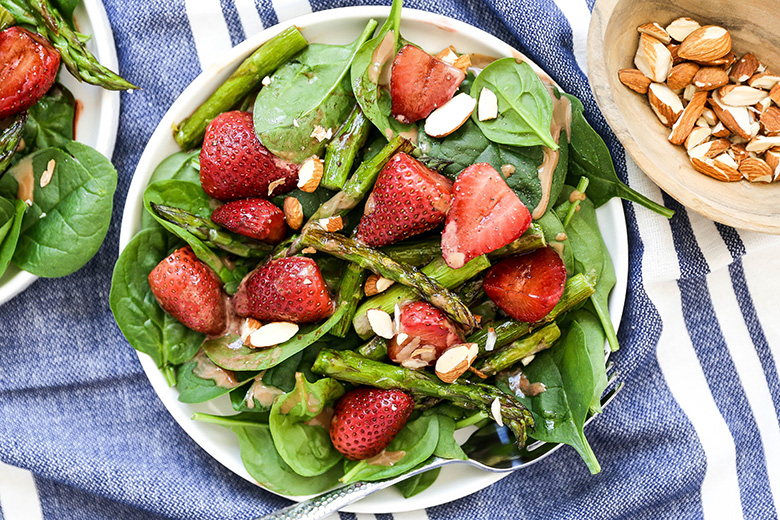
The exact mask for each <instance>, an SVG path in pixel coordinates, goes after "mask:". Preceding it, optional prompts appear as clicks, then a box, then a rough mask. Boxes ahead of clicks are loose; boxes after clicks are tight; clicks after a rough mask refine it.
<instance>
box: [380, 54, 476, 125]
mask: <svg viewBox="0 0 780 520" xmlns="http://www.w3.org/2000/svg"><path fill="white" fill-rule="evenodd" d="M465 78H466V75H465V74H464V73H463V71H461V70H460V69H457V68H455V67H453V66H452V65H449V64H447V63H445V62H443V61H441V60H439V59H436V58H434V57H433V56H431V55H430V54H428V53H427V52H425V51H424V50H422V49H420V48H419V47H415V46H414V45H405V46H404V47H403V48H402V49H401V50H400V51H398V54H396V56H395V59H394V60H393V68H392V71H391V73H390V98H391V100H392V105H391V111H392V115H393V117H394V118H396V119H397V120H399V121H400V122H402V123H414V122H415V121H419V120H420V119H425V118H426V117H428V115H429V114H430V113H431V112H433V111H434V110H435V109H437V108H439V107H440V106H442V105H443V104H445V103H446V102H447V101H449V100H450V99H452V96H453V95H454V94H455V92H456V91H457V90H458V87H459V86H460V84H461V82H462V81H463V80H464V79H465Z"/></svg>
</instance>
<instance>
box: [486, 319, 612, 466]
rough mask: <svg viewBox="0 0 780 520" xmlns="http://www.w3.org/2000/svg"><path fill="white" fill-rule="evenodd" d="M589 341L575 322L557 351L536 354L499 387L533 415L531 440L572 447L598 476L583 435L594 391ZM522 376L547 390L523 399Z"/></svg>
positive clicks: (556, 348) (557, 345)
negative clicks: (520, 380) (515, 397)
mask: <svg viewBox="0 0 780 520" xmlns="http://www.w3.org/2000/svg"><path fill="white" fill-rule="evenodd" d="M586 341H587V338H586V335H585V331H584V330H583V328H582V327H581V326H580V324H579V323H578V322H576V321H573V322H572V323H571V325H570V327H569V330H568V332H567V333H566V336H565V337H564V338H563V339H562V340H559V341H558V343H557V344H556V345H555V347H553V348H551V349H548V350H545V351H542V352H540V353H539V354H537V355H536V357H535V358H534V360H533V362H531V363H530V364H529V365H528V366H526V367H524V369H523V372H522V373H516V374H514V375H510V376H508V377H504V378H501V379H499V380H498V381H497V386H498V387H499V388H501V389H502V390H504V391H505V392H508V393H510V394H514V395H516V396H517V398H518V400H519V401H520V402H521V403H523V404H524V405H525V406H526V407H527V408H528V409H529V410H530V411H531V413H532V414H533V417H534V430H533V432H531V433H530V436H531V437H533V438H535V439H537V440H540V441H544V442H561V443H564V444H568V445H570V446H572V447H573V448H574V449H575V450H577V453H579V454H580V456H581V457H582V459H583V460H584V461H585V464H587V466H588V469H590V471H591V473H594V474H595V473H598V472H599V471H600V470H601V467H600V466H599V463H598V461H597V460H596V456H595V455H594V454H593V450H591V448H590V445H589V444H588V441H587V440H586V439H585V435H584V433H583V431H582V428H583V426H584V424H585V418H586V417H587V415H588V409H589V408H590V405H591V400H592V396H593V394H594V388H595V382H594V380H593V371H592V369H591V363H590V358H589V353H588V350H587V347H586ZM520 375H525V376H526V377H527V378H528V380H529V381H531V382H534V383H535V382H541V383H543V384H544V385H545V387H546V390H545V391H544V392H542V393H540V394H538V395H536V396H533V397H531V396H526V395H524V394H523V393H522V392H521V391H520V390H519V388H518V385H517V384H516V383H514V382H513V378H515V377H520Z"/></svg>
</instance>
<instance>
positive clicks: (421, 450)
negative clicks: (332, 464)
mask: <svg viewBox="0 0 780 520" xmlns="http://www.w3.org/2000/svg"><path fill="white" fill-rule="evenodd" d="M438 442H439V421H438V419H437V417H436V416H435V415H421V416H420V417H419V418H417V419H415V420H414V421H409V422H408V423H406V426H404V427H403V429H402V430H401V431H400V432H398V435H396V437H395V439H393V441H392V442H391V443H390V444H389V445H388V446H387V448H386V449H385V452H399V451H400V452H403V454H402V456H401V458H400V460H398V461H397V462H395V464H393V465H392V466H382V465H377V464H369V463H368V462H367V461H365V460H361V461H350V462H347V464H346V473H345V475H344V477H343V481H344V483H345V484H349V483H350V482H357V481H358V480H365V481H375V480H383V479H386V478H390V477H395V476H397V475H400V474H401V473H406V472H407V471H409V470H410V469H412V468H414V467H415V466H417V465H418V464H420V463H421V462H423V461H424V460H426V459H427V458H428V457H430V456H431V455H432V454H433V451H434V450H435V449H436V445H437V444H438Z"/></svg>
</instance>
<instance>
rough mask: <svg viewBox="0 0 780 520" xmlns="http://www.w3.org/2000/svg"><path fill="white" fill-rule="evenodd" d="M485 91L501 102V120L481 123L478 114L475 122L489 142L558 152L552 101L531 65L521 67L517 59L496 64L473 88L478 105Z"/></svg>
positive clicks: (523, 63) (500, 60) (505, 59)
mask: <svg viewBox="0 0 780 520" xmlns="http://www.w3.org/2000/svg"><path fill="white" fill-rule="evenodd" d="M483 88H487V89H489V90H491V91H492V92H493V93H494V94H495V95H496V97H497V98H498V117H497V118H495V119H489V120H487V121H480V120H479V118H478V117H477V113H476V112H474V114H473V116H472V119H473V120H474V122H475V123H477V125H479V128H480V129H481V130H482V132H483V133H484V134H485V136H486V137H487V138H488V139H490V140H491V141H493V142H496V143H503V144H511V145H515V146H534V145H538V144H541V145H544V146H547V147H548V148H550V149H552V150H556V149H558V144H557V143H556V142H555V141H554V140H553V138H552V135H550V123H551V122H552V113H553V107H552V100H551V99H550V94H549V93H548V92H547V89H546V88H545V87H544V85H543V84H542V80H541V79H539V76H537V74H536V73H535V72H534V70H533V69H532V68H531V66H530V65H528V64H527V63H525V62H522V63H517V61H516V60H515V59H514V58H501V59H499V60H496V61H494V62H493V63H491V64H490V65H488V66H487V67H485V68H484V69H483V70H482V72H480V74H479V76H477V77H476V79H475V80H474V83H473V84H472V85H471V97H473V98H475V99H477V102H479V97H480V95H481V93H482V89H483Z"/></svg>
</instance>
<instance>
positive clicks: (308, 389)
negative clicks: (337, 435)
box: [268, 372, 344, 477]
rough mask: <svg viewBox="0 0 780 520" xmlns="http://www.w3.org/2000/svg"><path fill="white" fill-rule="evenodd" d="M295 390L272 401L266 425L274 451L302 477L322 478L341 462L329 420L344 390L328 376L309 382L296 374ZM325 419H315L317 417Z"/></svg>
mask: <svg viewBox="0 0 780 520" xmlns="http://www.w3.org/2000/svg"><path fill="white" fill-rule="evenodd" d="M295 381H296V383H295V388H294V389H293V390H292V391H291V392H289V393H287V394H284V395H282V396H279V397H277V398H276V399H275V400H274V404H273V406H272V407H271V415H270V416H269V417H268V424H269V425H270V427H271V437H272V438H273V440H274V445H275V446H276V451H278V452H279V455H280V456H281V457H282V459H284V461H285V462H286V463H287V464H288V465H289V466H290V468H292V470H293V471H295V472H296V473H298V474H299V475H303V476H304V477H314V476H317V475H322V474H323V473H325V472H326V471H328V470H329V469H330V468H332V467H333V466H335V465H336V464H337V463H338V462H339V461H340V460H342V458H343V457H342V455H341V453H340V452H339V451H338V450H337V449H336V448H335V447H334V446H333V443H332V442H331V440H330V432H329V425H330V418H331V417H332V412H333V409H332V406H333V404H334V403H335V402H336V399H338V398H339V397H341V396H342V395H344V387H343V386H341V383H339V382H338V381H336V380H335V379H331V378H329V377H326V378H323V379H320V380H319V381H317V382H315V383H309V382H308V381H306V379H305V378H304V377H303V374H301V373H300V372H299V373H298V374H297V375H296V378H295ZM323 416H324V417H325V420H319V421H318V418H320V417H323Z"/></svg>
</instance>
